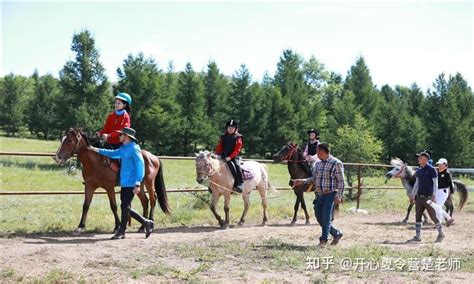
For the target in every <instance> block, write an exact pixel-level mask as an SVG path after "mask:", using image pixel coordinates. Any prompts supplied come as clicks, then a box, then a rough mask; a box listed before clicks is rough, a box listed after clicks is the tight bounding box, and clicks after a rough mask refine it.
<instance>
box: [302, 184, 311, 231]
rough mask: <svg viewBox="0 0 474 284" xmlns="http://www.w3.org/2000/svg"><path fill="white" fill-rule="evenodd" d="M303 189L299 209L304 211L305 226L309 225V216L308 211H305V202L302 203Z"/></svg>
mask: <svg viewBox="0 0 474 284" xmlns="http://www.w3.org/2000/svg"><path fill="white" fill-rule="evenodd" d="M304 192H305V191H304V189H302V190H301V197H300V199H301V207H302V208H303V210H304V215H305V217H306V222H305V225H309V224H310V222H309V214H308V209H306V202H305V201H304Z"/></svg>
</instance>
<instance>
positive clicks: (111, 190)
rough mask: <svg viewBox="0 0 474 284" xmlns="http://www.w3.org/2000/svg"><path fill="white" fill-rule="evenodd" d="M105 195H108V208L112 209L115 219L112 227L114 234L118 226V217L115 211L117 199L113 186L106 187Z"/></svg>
mask: <svg viewBox="0 0 474 284" xmlns="http://www.w3.org/2000/svg"><path fill="white" fill-rule="evenodd" d="M106 191H107V196H108V197H109V203H110V209H112V213H114V219H115V227H114V234H116V233H117V232H118V230H119V228H120V218H119V216H118V213H117V200H116V198H115V188H114V187H113V186H112V187H110V188H107V189H106Z"/></svg>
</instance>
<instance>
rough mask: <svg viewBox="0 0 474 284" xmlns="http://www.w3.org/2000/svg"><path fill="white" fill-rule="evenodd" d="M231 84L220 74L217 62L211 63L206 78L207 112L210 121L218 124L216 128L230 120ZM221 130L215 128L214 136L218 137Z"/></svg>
mask: <svg viewBox="0 0 474 284" xmlns="http://www.w3.org/2000/svg"><path fill="white" fill-rule="evenodd" d="M229 85H230V84H229V82H228V80H227V78H226V77H225V76H224V75H223V74H221V73H220V71H219V68H218V67H217V64H216V63H215V62H209V64H208V65H207V73H206V75H205V78H204V86H205V96H206V104H205V112H206V114H207V116H208V117H209V120H210V121H212V122H214V123H217V125H216V126H222V125H224V123H225V121H226V120H228V119H229V113H230V112H231V111H230V105H228V104H227V103H228V101H229ZM220 131H221V128H219V127H214V131H213V134H214V135H215V136H217V135H218V134H219V133H220Z"/></svg>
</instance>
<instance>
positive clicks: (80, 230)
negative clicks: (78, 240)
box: [72, 228, 84, 236]
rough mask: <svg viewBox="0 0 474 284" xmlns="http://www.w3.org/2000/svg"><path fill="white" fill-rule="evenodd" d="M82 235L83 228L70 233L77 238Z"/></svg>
mask: <svg viewBox="0 0 474 284" xmlns="http://www.w3.org/2000/svg"><path fill="white" fill-rule="evenodd" d="M82 233H84V228H77V229H75V230H74V232H72V234H73V235H74V236H79V235H80V234H82Z"/></svg>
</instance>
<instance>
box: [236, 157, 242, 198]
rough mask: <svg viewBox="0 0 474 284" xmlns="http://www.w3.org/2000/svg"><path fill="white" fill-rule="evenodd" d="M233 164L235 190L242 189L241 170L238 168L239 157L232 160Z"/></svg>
mask: <svg viewBox="0 0 474 284" xmlns="http://www.w3.org/2000/svg"><path fill="white" fill-rule="evenodd" d="M234 165H235V189H236V191H237V192H242V191H243V189H244V188H243V184H244V180H243V178H242V171H241V170H240V159H235V160H234Z"/></svg>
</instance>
